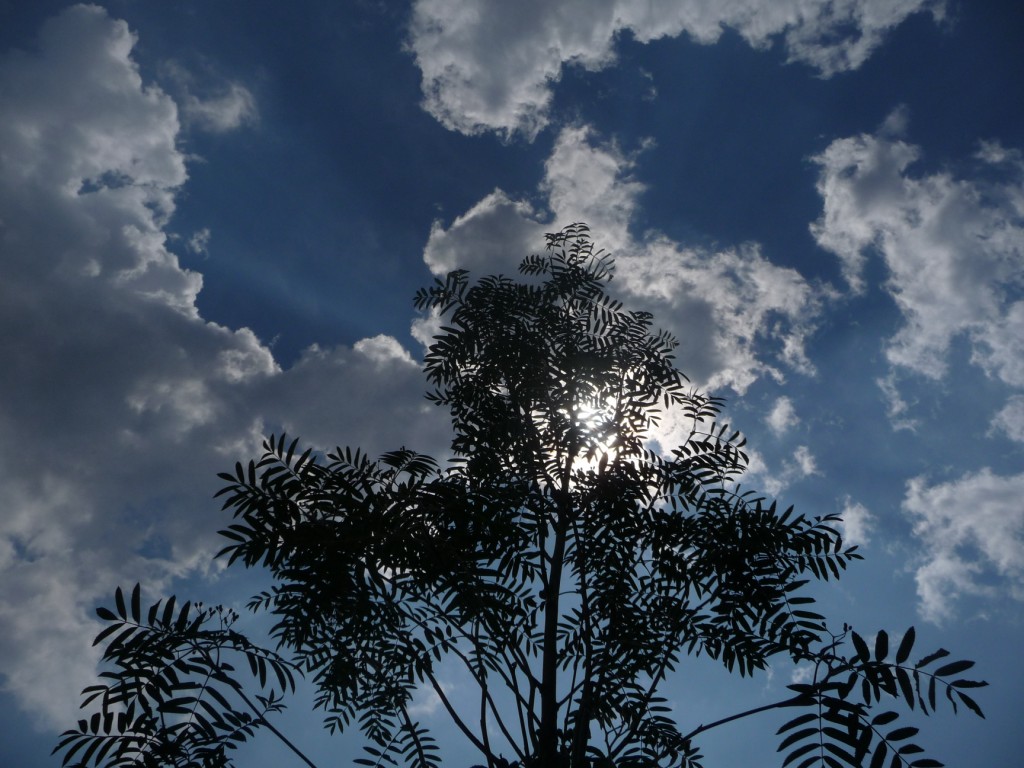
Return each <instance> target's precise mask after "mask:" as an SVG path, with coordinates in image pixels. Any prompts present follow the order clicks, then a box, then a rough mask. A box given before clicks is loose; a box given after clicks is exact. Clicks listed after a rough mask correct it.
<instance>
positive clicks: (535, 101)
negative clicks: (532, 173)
mask: <svg viewBox="0 0 1024 768" xmlns="http://www.w3.org/2000/svg"><path fill="white" fill-rule="evenodd" d="M925 11H927V12H930V13H931V14H932V16H933V17H934V18H936V19H940V18H942V17H943V14H944V2H943V0H870V1H869V0H775V2H771V3H764V2H759V0H739V1H738V2H730V3H722V2H713V1H712V0H675V1H674V2H664V3H651V2H640V3H638V2H630V1H628V0H596V1H595V0H587V2H583V0H559V1H558V2H540V1H539V0H535V1H534V2H530V3H526V4H523V3H514V4H513V3H505V2H501V1H500V0H488V1H487V2H479V1H478V0H418V2H417V3H416V4H415V6H414V8H413V15H412V21H411V24H410V40H409V47H410V49H411V50H412V52H413V54H414V55H415V57H416V63H417V65H418V66H419V68H420V70H421V72H422V88H423V106H424V108H425V109H426V110H427V111H428V112H430V114H432V115H433V116H434V117H436V118H437V119H438V120H439V121H440V122H441V123H442V124H444V125H445V126H447V127H448V128H450V129H452V130H456V131H461V132H463V133H467V134H473V133H481V132H483V131H497V132H498V133H500V134H502V135H504V136H506V137H508V136H512V135H514V134H521V135H523V136H525V137H527V138H529V139H532V138H533V137H534V136H536V135H537V133H538V132H539V131H540V130H541V129H543V128H544V126H545V125H546V124H547V122H548V113H549V110H550V106H551V100H552V92H551V86H552V84H553V83H554V82H555V81H557V80H558V79H559V77H560V76H561V73H562V71H563V68H564V67H565V66H567V65H575V66H580V67H584V68H585V69H589V70H597V69H601V68H603V67H606V66H608V65H609V64H611V63H612V62H614V60H615V44H616V40H617V39H618V38H619V36H621V35H623V34H625V33H627V32H628V33H629V34H631V35H632V37H633V38H634V39H635V40H637V41H639V42H641V43H647V42H650V41H652V40H656V39H659V38H663V37H677V36H679V35H683V34H685V35H687V36H688V37H689V38H690V39H691V40H693V41H695V42H697V43H702V44H711V43H714V42H716V41H717V40H718V39H719V38H720V37H721V35H722V33H723V32H724V31H725V29H726V28H730V29H733V30H735V31H737V32H738V33H739V34H740V35H741V36H742V37H743V39H744V40H746V41H747V42H748V43H749V44H750V45H751V46H753V47H755V48H768V47H770V46H771V45H772V44H773V43H775V42H776V41H781V43H782V45H783V46H784V48H785V50H786V52H787V54H788V58H789V60H790V61H791V62H803V63H805V64H807V65H809V66H811V67H813V68H814V69H816V70H817V71H818V73H819V74H820V75H821V76H823V77H829V76H831V75H834V74H836V73H838V72H844V71H847V70H852V69H856V68H858V67H859V66H860V65H861V64H863V63H864V62H865V61H866V60H867V59H868V57H869V56H870V55H871V53H872V52H873V51H874V50H875V49H876V48H877V47H878V46H879V45H880V44H881V43H882V41H883V40H884V38H885V36H886V35H887V34H888V33H889V31H890V30H892V29H893V28H895V27H896V26H898V25H899V24H900V23H902V21H903V20H904V19H905V18H907V16H910V15H911V14H914V13H918V12H925Z"/></svg>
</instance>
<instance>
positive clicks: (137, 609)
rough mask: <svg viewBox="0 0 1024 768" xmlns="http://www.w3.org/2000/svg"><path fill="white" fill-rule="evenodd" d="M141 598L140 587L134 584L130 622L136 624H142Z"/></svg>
mask: <svg viewBox="0 0 1024 768" xmlns="http://www.w3.org/2000/svg"><path fill="white" fill-rule="evenodd" d="M141 596H142V585H141V584H136V585H135V589H133V590H132V620H133V621H134V622H135V623H136V624H141V623H142V607H141Z"/></svg>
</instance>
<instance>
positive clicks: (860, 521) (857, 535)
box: [839, 496, 875, 547]
mask: <svg viewBox="0 0 1024 768" xmlns="http://www.w3.org/2000/svg"><path fill="white" fill-rule="evenodd" d="M839 514H840V515H842V518H843V522H842V523H841V524H840V526H839V529H840V532H841V533H842V534H843V541H844V542H845V543H846V545H847V546H861V547H862V546H864V545H865V544H867V543H868V542H870V541H871V536H870V534H871V530H872V529H873V528H874V527H875V516H874V515H873V514H871V512H870V510H868V508H867V507H865V506H864V505H863V504H861V503H859V502H856V501H854V500H853V499H851V498H850V497H849V496H847V497H846V500H845V502H844V503H843V511H842V512H840V513H839Z"/></svg>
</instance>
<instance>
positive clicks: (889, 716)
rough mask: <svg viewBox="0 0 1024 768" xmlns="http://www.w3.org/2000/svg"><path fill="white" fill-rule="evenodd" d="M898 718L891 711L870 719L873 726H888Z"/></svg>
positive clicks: (896, 714)
mask: <svg viewBox="0 0 1024 768" xmlns="http://www.w3.org/2000/svg"><path fill="white" fill-rule="evenodd" d="M898 718H899V714H898V713H896V712H892V711H889V712H883V713H882V714H880V715H875V717H873V718H871V724H872V725H874V726H883V725H888V724H889V723H891V722H892V721H894V720H896V719H898Z"/></svg>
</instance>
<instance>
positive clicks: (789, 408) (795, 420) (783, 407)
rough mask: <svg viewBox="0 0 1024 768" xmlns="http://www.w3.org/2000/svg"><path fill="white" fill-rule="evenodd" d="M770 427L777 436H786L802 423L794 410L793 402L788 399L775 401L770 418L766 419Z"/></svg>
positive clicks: (783, 398) (769, 414)
mask: <svg viewBox="0 0 1024 768" xmlns="http://www.w3.org/2000/svg"><path fill="white" fill-rule="evenodd" d="M765 422H766V423H767V424H768V427H769V428H770V429H771V431H772V432H774V433H775V434H776V435H780V436H781V435H784V434H786V432H788V431H789V430H790V429H792V428H793V427H794V426H796V425H797V424H799V423H800V418H799V417H798V416H797V415H796V410H795V409H794V408H793V401H792V400H790V399H789V398H788V397H785V396H783V397H780V398H778V399H777V400H776V401H775V405H773V406H772V409H771V411H769V413H768V416H767V417H766V418H765Z"/></svg>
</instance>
